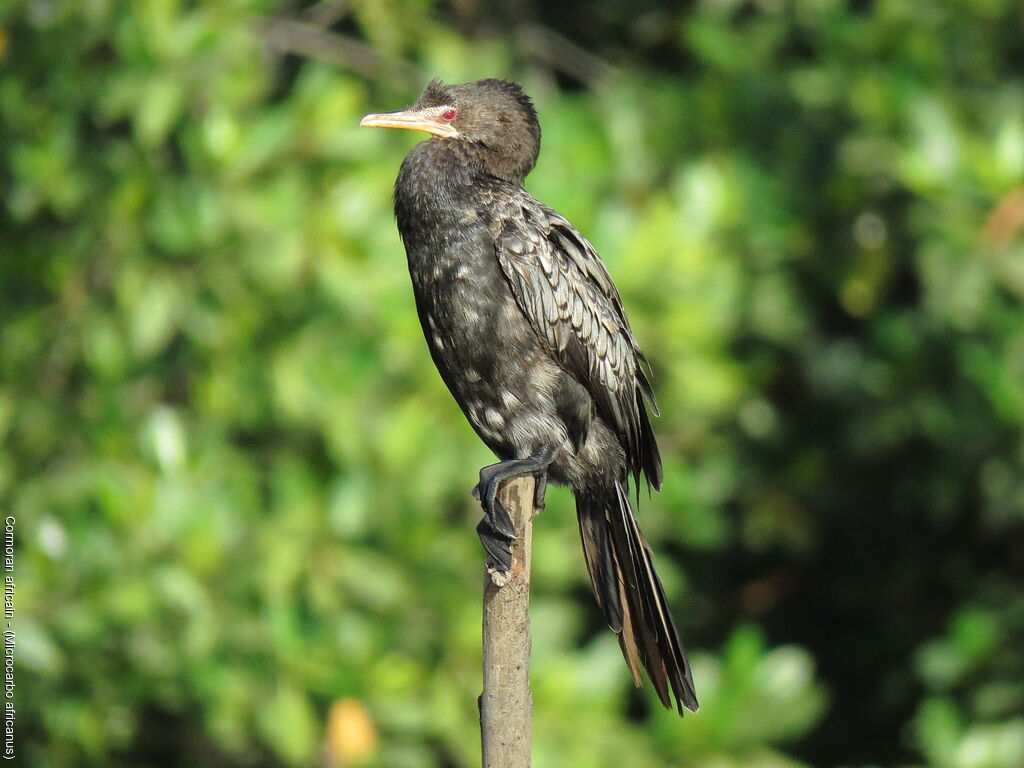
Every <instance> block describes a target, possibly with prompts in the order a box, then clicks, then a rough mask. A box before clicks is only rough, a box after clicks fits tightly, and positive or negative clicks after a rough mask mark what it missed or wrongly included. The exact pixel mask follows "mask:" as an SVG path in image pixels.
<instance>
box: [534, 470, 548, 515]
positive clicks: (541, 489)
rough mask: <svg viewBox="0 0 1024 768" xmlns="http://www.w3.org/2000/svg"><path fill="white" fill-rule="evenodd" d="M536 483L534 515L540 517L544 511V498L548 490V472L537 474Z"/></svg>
mask: <svg viewBox="0 0 1024 768" xmlns="http://www.w3.org/2000/svg"><path fill="white" fill-rule="evenodd" d="M536 483H537V484H536V485H534V486H533V514H535V515H539V514H540V513H541V512H543V511H544V496H545V495H546V494H547V490H548V473H547V471H544V472H538V473H537V477H536Z"/></svg>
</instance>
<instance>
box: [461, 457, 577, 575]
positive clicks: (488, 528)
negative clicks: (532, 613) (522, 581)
mask: <svg viewBox="0 0 1024 768" xmlns="http://www.w3.org/2000/svg"><path fill="white" fill-rule="evenodd" d="M558 451H559V449H558V448H548V449H545V450H542V451H538V452H537V453H536V454H534V455H533V456H530V457H529V458H526V459H511V460H508V461H501V462H498V463H497V464H491V465H489V466H486V467H484V468H483V469H481V470H480V482H479V483H477V485H476V486H475V487H474V488H473V498H475V499H479V500H480V506H481V507H483V512H484V516H483V519H482V520H481V521H480V524H479V525H477V527H476V531H477V534H478V535H479V536H480V542H481V543H482V544H483V546H484V549H485V550H486V552H487V554H488V556H489V557H490V559H491V561H492V562H493V563H494V565H495V567H496V568H498V569H499V570H500V571H501V572H503V573H508V572H509V571H510V570H511V569H512V541H513V539H515V536H516V529H515V526H514V525H513V523H512V518H511V516H510V515H509V514H508V510H506V509H505V507H504V506H503V505H502V503H501V502H500V501H498V489H499V488H500V487H501V484H502V483H504V482H505V481H506V480H509V479H511V478H513V477H522V476H523V475H530V474H535V475H537V485H536V490H535V491H534V508H535V509H538V510H539V509H543V508H544V491H545V488H546V486H547V468H548V465H549V464H550V463H551V462H552V461H553V460H554V458H555V456H556V455H557V454H558Z"/></svg>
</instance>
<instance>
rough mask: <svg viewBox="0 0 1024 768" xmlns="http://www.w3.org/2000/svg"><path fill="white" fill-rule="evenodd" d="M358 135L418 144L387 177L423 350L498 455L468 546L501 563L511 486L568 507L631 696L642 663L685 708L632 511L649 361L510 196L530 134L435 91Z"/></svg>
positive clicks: (506, 113)
mask: <svg viewBox="0 0 1024 768" xmlns="http://www.w3.org/2000/svg"><path fill="white" fill-rule="evenodd" d="M360 125H364V126H373V127H382V128H405V129H411V130H418V131H425V132H427V133H429V134H432V136H431V138H429V139H428V140H426V141H423V142H420V143H419V144H417V145H416V146H415V147H414V148H413V149H412V150H411V151H410V152H409V154H408V155H407V156H406V158H405V160H404V162H403V163H402V168H401V170H400V171H399V174H398V179H397V181H396V182H395V216H396V218H397V221H398V230H399V232H400V233H401V236H402V241H403V242H404V244H405V250H406V254H407V256H408V260H409V272H410V274H411V275H412V282H413V289H414V292H415V296H416V308H417V311H418V313H419V317H420V322H421V323H422V325H423V332H424V335H425V336H426V340H427V346H428V347H429V348H430V354H431V356H432V357H433V359H434V363H435V365H436V366H437V369H438V371H439V372H440V373H441V377H442V378H443V379H444V382H445V384H447V385H448V389H449V390H451V393H452V395H453V396H454V397H455V399H456V401H457V402H458V404H459V406H460V407H461V408H462V411H463V412H464V413H465V415H466V418H467V419H468V420H469V422H470V424H471V425H472V426H473V429H474V430H476V433H477V434H478V435H479V436H480V438H481V439H482V440H483V441H484V442H485V443H486V444H487V445H488V446H489V447H490V448H491V450H493V451H494V453H495V454H497V456H498V458H499V459H500V460H501V461H500V462H498V463H497V464H493V465H491V466H489V467H484V468H483V469H481V470H480V484H479V485H478V486H477V487H476V488H475V489H474V495H477V496H478V497H481V498H482V501H483V508H484V520H483V521H482V522H481V524H480V526H479V527H478V531H479V533H480V538H481V540H482V541H483V544H484V546H485V548H486V549H487V551H488V553H489V554H490V555H491V557H492V560H493V561H494V562H495V563H496V564H497V565H498V566H499V568H502V569H504V570H505V571H506V572H507V571H508V569H509V568H510V566H511V553H510V548H509V542H510V541H511V538H512V536H513V533H514V531H513V528H512V525H511V520H510V519H509V517H508V514H507V512H506V511H505V510H503V509H502V508H501V506H500V504H498V502H497V500H496V498H495V495H496V493H497V490H498V486H499V485H500V484H501V483H502V482H503V481H504V480H505V479H507V478H510V477H514V476H521V475H526V474H535V475H536V476H537V478H538V491H539V493H538V499H537V506H538V508H539V507H540V506H542V505H543V487H544V483H545V482H546V480H547V479H550V480H551V481H552V482H554V483H557V484H568V485H570V486H571V487H572V489H573V493H574V494H575V497H576V511H577V515H578V518H579V527H580V535H581V537H582V540H583V554H584V558H585V560H586V565H587V570H588V571H589V573H590V579H591V581H592V583H593V586H594V594H595V595H596V597H597V602H598V603H599V604H600V606H601V608H602V610H603V611H604V614H605V617H606V619H607V621H608V624H609V626H610V627H611V628H612V629H613V630H614V631H615V632H616V633H617V634H618V637H619V645H620V646H621V648H622V653H623V655H624V656H625V659H626V663H627V664H628V665H629V668H630V671H631V672H632V674H633V679H634V682H635V683H636V685H638V686H640V685H642V677H641V672H640V668H641V666H643V667H644V668H646V670H647V674H648V676H649V677H650V679H651V682H652V683H653V685H654V687H655V689H656V690H657V692H658V696H659V697H660V699H661V702H662V703H663V704H664V705H665V706H666V707H667V708H670V709H671V708H672V701H671V697H670V693H669V690H670V688H671V692H672V694H674V696H675V706H676V708H677V709H678V710H679V714H682V713H683V707H686V708H687V709H689V710H691V711H694V712H695V711H696V710H697V697H696V695H695V693H694V688H693V679H692V677H691V674H690V666H689V663H688V662H687V659H686V653H685V651H684V650H683V646H682V644H681V643H680V641H679V637H678V633H677V632H676V628H675V624H674V622H673V620H672V617H671V615H670V614H669V610H668V605H667V603H666V600H665V593H664V590H663V589H662V586H661V581H660V580H659V579H658V576H657V574H656V573H655V571H654V563H653V560H652V556H651V550H650V547H649V546H648V545H647V542H646V541H645V540H644V537H643V535H642V534H641V532H640V529H639V527H638V525H637V521H636V518H635V516H634V514H633V510H632V509H631V507H630V504H629V499H628V487H629V477H630V475H632V476H633V480H634V482H635V483H637V484H639V481H640V476H641V474H642V475H644V476H645V477H646V480H647V482H648V484H649V485H651V486H654V488H655V489H659V488H660V487H661V481H662V469H661V458H660V456H659V453H658V446H657V444H656V443H655V440H654V433H653V431H652V429H651V422H650V417H649V416H648V412H647V408H648V406H649V407H650V408H651V410H652V411H653V412H654V413H655V415H657V412H658V411H657V406H656V404H655V400H654V394H653V392H652V390H651V384H650V380H649V379H648V375H647V373H646V372H645V369H646V367H647V361H646V359H645V358H644V355H643V353H642V352H641V351H640V347H639V345H638V344H637V341H636V339H635V338H634V337H633V333H632V331H631V330H630V327H629V322H628V320H627V319H626V313H625V310H624V309H623V307H622V300H621V298H620V297H619V292H618V290H616V288H615V285H614V283H612V280H611V277H609V275H608V272H607V270H606V269H605V267H604V264H603V263H602V262H601V260H600V258H599V257H598V255H597V252H596V251H595V250H594V248H593V246H592V245H591V244H590V243H589V242H587V240H586V238H584V237H583V235H581V234H580V233H579V232H577V231H576V229H575V228H573V226H572V225H571V224H570V223H569V222H568V221H567V220H566V219H565V218H564V217H563V216H561V215H560V214H559V213H557V212H556V211H554V210H552V209H551V208H548V207H547V206H546V205H543V204H542V203H540V202H539V201H537V200H536V199H534V198H533V197H532V196H531V195H530V194H529V193H528V192H526V190H524V189H523V180H524V179H525V178H526V175H527V174H528V173H529V172H530V170H531V169H532V168H533V166H534V163H535V162H536V161H537V155H538V153H539V151H540V124H539V123H538V121H537V114H536V111H535V110H534V108H533V104H532V102H531V101H530V98H529V97H528V96H527V95H526V94H525V93H524V92H523V90H522V88H521V87H520V86H519V85H517V84H516V83H513V82H510V81H507V80H495V79H489V80H478V81H475V82H469V83H462V84H459V85H449V84H445V83H442V82H441V81H439V80H434V81H432V82H431V83H430V84H429V85H428V86H427V88H426V90H425V91H424V92H423V94H422V95H421V96H420V98H419V99H418V100H417V101H416V103H415V104H413V105H412V106H411V107H409V108H407V109H404V110H401V111H398V112H389V113H381V114H371V115H367V116H366V117H364V118H363V119H362V121H361V122H360Z"/></svg>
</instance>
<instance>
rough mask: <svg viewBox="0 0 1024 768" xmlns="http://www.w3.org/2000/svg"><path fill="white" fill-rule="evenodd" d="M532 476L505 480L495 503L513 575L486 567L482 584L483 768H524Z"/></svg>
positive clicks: (528, 725) (529, 701)
mask: <svg viewBox="0 0 1024 768" xmlns="http://www.w3.org/2000/svg"><path fill="white" fill-rule="evenodd" d="M535 482H536V481H535V480H534V478H533V477H530V476H527V477H520V478H516V479H513V480H509V481H506V482H505V483H504V485H502V487H501V488H500V489H499V491H498V501H500V502H501V504H502V505H503V506H504V507H505V509H507V510H508V513H509V515H510V516H511V518H512V523H513V525H514V526H515V529H516V539H515V540H514V541H513V542H512V570H511V572H510V573H509V575H508V576H507V577H506V576H504V575H503V574H500V573H498V572H496V571H494V570H493V569H492V568H491V563H488V564H487V566H488V567H487V573H486V575H485V584H484V621H483V635H484V689H483V693H481V694H480V738H481V744H482V748H483V768H529V766H530V746H531V741H532V720H533V694H532V693H530V613H529V608H530V555H531V547H532V536H533V502H534V485H535Z"/></svg>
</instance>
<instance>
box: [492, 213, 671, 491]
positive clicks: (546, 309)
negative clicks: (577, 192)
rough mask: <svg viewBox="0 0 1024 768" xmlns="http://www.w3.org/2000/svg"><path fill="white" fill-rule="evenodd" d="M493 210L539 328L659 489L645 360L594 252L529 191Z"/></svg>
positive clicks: (506, 257) (504, 258) (504, 252)
mask: <svg viewBox="0 0 1024 768" xmlns="http://www.w3.org/2000/svg"><path fill="white" fill-rule="evenodd" d="M524 198H525V199H524V200H523V201H522V204H521V205H517V206H515V207H514V208H510V209H504V210H501V211H500V213H499V212H493V213H492V215H493V219H492V221H493V226H494V230H495V232H494V234H495V243H496V248H497V256H498V262H499V263H500V264H501V267H502V270H503V271H504V273H505V276H506V277H507V278H508V282H509V285H510V286H511V288H512V293H513V294H514V295H515V297H516V301H517V303H518V304H519V307H520V308H521V309H522V311H523V313H524V314H525V315H526V317H527V318H528V319H529V321H530V323H531V324H532V325H533V328H534V330H536V331H537V333H538V335H539V336H540V337H541V338H542V339H543V340H544V341H545V342H546V343H547V345H548V347H549V349H550V351H551V353H552V354H553V355H554V357H555V358H556V359H557V360H558V361H559V363H560V364H561V365H562V367H563V368H565V370H566V371H567V372H568V373H569V374H570V375H571V376H573V377H574V378H575V379H576V380H577V381H578V382H580V383H581V384H582V385H583V386H584V387H586V389H587V391H588V392H590V395H591V397H593V398H594V402H595V403H596V405H597V412H598V413H599V414H600V415H601V416H602V417H603V418H604V420H605V422H606V423H608V424H609V426H611V427H612V429H614V430H615V432H616V433H617V435H618V437H619V442H620V443H621V444H622V447H623V449H624V450H625V452H626V457H627V461H628V465H629V469H630V471H631V472H632V474H633V475H634V477H635V478H636V479H639V475H640V472H641V471H643V473H644V474H645V475H646V476H647V481H648V482H649V483H651V485H653V486H654V487H655V488H659V487H660V486H661V458H660V456H659V454H658V446H657V444H656V443H655V441H654V434H653V431H652V429H651V422H650V417H649V416H648V414H647V408H646V407H645V403H644V400H646V401H647V403H649V404H650V406H651V408H652V409H653V410H654V412H655V414H657V406H656V404H655V401H654V394H653V392H652V390H651V385H650V380H649V379H648V376H647V374H646V372H645V371H644V368H643V366H644V365H645V364H646V360H645V359H644V357H643V353H642V352H641V351H640V348H639V346H638V345H637V342H636V339H634V338H633V334H632V331H630V328H629V322H628V321H627V320H626V313H625V311H624V310H623V308H622V299H621V298H620V297H619V292H618V290H617V289H616V288H615V284H614V283H613V282H612V279H611V277H610V276H609V275H608V271H607V270H606V269H605V267H604V264H603V263H602V262H601V259H600V257H598V255H597V252H596V251H595V250H594V247H593V246H592V245H591V244H590V243H589V242H587V240H586V238H584V237H583V236H582V235H581V234H580V233H579V232H577V231H576V230H575V229H574V228H573V226H572V225H571V224H570V223H569V222H568V221H567V220H566V219H565V218H564V217H563V216H561V215H560V214H558V213H557V212H556V211H553V210H552V209H550V208H547V207H545V206H542V205H540V204H539V203H537V202H536V201H534V200H533V199H532V198H528V197H527V196H526V195H525V193H524Z"/></svg>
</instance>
